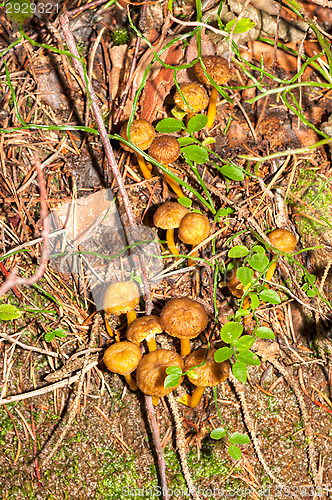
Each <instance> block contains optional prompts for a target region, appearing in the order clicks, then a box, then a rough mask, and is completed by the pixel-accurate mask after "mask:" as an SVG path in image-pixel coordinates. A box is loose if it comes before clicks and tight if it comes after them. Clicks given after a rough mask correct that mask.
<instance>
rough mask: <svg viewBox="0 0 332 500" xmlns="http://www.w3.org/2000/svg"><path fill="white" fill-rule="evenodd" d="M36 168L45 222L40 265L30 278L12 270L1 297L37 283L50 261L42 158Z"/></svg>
mask: <svg viewBox="0 0 332 500" xmlns="http://www.w3.org/2000/svg"><path fill="white" fill-rule="evenodd" d="M34 160H35V165H36V170H37V173H38V183H39V193H40V217H41V220H42V222H43V230H42V241H43V246H42V250H41V255H40V261H39V265H38V267H37V269H36V272H35V274H33V275H32V276H31V277H30V278H17V277H16V272H17V270H16V268H14V269H13V270H12V272H11V273H10V275H9V276H8V278H7V279H6V281H5V282H4V283H3V284H2V286H1V287H0V297H1V296H2V295H4V294H5V293H6V292H8V290H10V289H11V288H13V287H14V286H17V285H28V286H30V285H33V284H34V283H36V282H37V281H38V280H39V279H40V278H41V277H42V276H43V274H44V272H45V269H46V265H47V261H48V234H49V224H48V221H47V214H48V209H47V203H46V188H45V179H44V174H43V170H42V167H41V163H40V160H39V159H38V158H36V157H35V158H34Z"/></svg>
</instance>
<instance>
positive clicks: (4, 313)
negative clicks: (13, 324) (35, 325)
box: [0, 304, 23, 321]
mask: <svg viewBox="0 0 332 500" xmlns="http://www.w3.org/2000/svg"><path fill="white" fill-rule="evenodd" d="M22 314H23V311H20V310H19V309H17V307H16V306H13V305H12V304H0V320H1V321H9V320H11V319H17V318H19V317H20V316H22Z"/></svg>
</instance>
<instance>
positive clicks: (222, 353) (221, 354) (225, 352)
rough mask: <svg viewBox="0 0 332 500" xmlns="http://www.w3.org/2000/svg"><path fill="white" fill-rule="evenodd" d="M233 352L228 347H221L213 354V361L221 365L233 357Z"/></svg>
mask: <svg viewBox="0 0 332 500" xmlns="http://www.w3.org/2000/svg"><path fill="white" fill-rule="evenodd" d="M233 354H234V351H233V349H231V348H230V347H221V349H218V350H217V351H216V352H215V353H214V360H215V362H216V363H222V362H223V361H226V359H229V358H231V357H232V356H233Z"/></svg>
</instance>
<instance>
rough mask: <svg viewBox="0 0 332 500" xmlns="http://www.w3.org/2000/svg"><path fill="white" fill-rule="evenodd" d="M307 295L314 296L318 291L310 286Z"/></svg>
mask: <svg viewBox="0 0 332 500" xmlns="http://www.w3.org/2000/svg"><path fill="white" fill-rule="evenodd" d="M307 295H308V297H310V298H312V297H316V292H315V290H313V289H312V288H310V289H309V290H308V291H307Z"/></svg>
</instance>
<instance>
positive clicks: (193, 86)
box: [174, 82, 209, 120]
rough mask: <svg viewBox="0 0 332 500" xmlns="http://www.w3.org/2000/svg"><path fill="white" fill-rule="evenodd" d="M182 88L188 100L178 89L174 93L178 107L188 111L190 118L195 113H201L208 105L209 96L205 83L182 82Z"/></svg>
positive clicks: (188, 117)
mask: <svg viewBox="0 0 332 500" xmlns="http://www.w3.org/2000/svg"><path fill="white" fill-rule="evenodd" d="M180 90H181V92H182V95H183V97H184V98H185V101H186V102H185V101H184V100H183V99H182V96H181V94H180V92H179V91H178V90H177V91H176V92H175V94H174V101H175V104H176V105H177V107H178V108H180V109H182V110H183V111H185V112H186V113H187V119H188V120H189V119H190V118H192V117H193V116H194V114H195V113H199V112H200V111H203V110H204V109H206V108H207V107H208V105H209V97H208V95H207V92H206V90H205V88H204V87H203V85H200V84H199V83H196V82H191V83H182V84H180ZM191 108H192V109H191Z"/></svg>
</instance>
